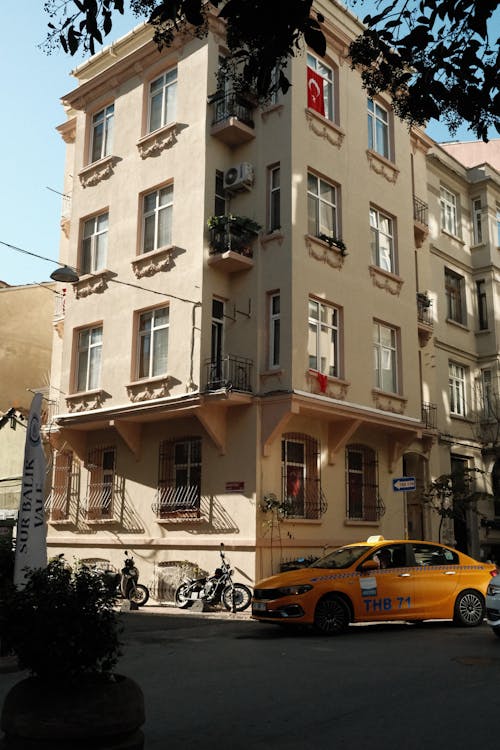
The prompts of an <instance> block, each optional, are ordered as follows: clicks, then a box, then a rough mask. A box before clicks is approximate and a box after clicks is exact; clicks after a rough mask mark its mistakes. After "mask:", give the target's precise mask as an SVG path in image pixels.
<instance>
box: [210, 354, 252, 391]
mask: <svg viewBox="0 0 500 750" xmlns="http://www.w3.org/2000/svg"><path fill="white" fill-rule="evenodd" d="M252 367H253V361H252V360H251V359H247V358H246V357H235V356H234V355H232V354H228V355H227V356H226V357H222V358H221V359H219V360H212V359H207V360H206V361H205V370H206V383H207V390H208V391H216V390H218V389H219V388H228V389H229V390H234V391H244V392H245V393H251V392H252Z"/></svg>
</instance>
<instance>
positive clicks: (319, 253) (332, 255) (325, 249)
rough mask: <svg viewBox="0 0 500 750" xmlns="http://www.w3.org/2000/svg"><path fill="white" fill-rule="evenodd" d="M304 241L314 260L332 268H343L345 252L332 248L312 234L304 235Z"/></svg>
mask: <svg viewBox="0 0 500 750" xmlns="http://www.w3.org/2000/svg"><path fill="white" fill-rule="evenodd" d="M304 239H305V242H306V248H307V251H308V253H309V255H310V256H311V257H312V258H314V259H315V260H319V261H322V262H323V263H327V264H328V265H329V266H331V267H332V268H342V266H343V265H344V258H345V252H342V251H341V250H339V248H338V247H335V246H332V247H330V245H329V244H328V242H324V241H323V240H320V239H319V237H314V236H313V235H312V234H306V235H304Z"/></svg>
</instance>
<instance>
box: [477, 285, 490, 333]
mask: <svg viewBox="0 0 500 750" xmlns="http://www.w3.org/2000/svg"><path fill="white" fill-rule="evenodd" d="M476 294H477V312H478V318H479V330H480V331H486V330H487V328H488V307H487V303H486V284H485V281H484V279H480V280H479V281H476Z"/></svg>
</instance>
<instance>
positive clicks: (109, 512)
mask: <svg viewBox="0 0 500 750" xmlns="http://www.w3.org/2000/svg"><path fill="white" fill-rule="evenodd" d="M115 454H116V450H115V448H114V447H109V446H108V447H105V448H94V449H93V450H91V451H90V452H89V457H88V463H87V468H88V470H89V479H88V485H87V501H86V511H87V520H103V521H105V520H114V519H115V517H116V515H117V513H118V510H119V507H118V506H119V502H118V501H119V499H120V497H121V495H122V491H123V488H120V487H119V485H118V483H117V482H116V481H115V458H116V455H115ZM121 499H123V498H121Z"/></svg>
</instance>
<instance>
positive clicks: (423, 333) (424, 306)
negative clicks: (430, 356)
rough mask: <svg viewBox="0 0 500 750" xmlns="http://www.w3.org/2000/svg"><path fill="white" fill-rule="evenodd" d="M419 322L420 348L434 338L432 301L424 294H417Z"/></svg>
mask: <svg viewBox="0 0 500 750" xmlns="http://www.w3.org/2000/svg"><path fill="white" fill-rule="evenodd" d="M417 321H418V339H419V342H420V346H425V345H426V344H427V342H428V341H429V339H430V338H431V336H432V331H433V327H434V322H433V318H432V300H431V299H429V297H428V296H427V294H424V293H423V292H417Z"/></svg>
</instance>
